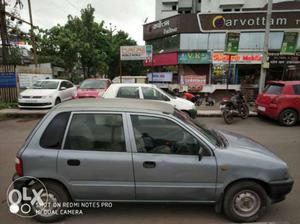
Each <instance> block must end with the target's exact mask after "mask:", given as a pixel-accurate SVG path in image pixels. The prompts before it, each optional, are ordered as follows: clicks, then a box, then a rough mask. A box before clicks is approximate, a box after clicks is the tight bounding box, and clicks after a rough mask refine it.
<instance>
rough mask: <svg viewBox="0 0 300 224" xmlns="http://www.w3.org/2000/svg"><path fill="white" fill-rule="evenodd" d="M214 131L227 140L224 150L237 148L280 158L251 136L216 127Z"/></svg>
mask: <svg viewBox="0 0 300 224" xmlns="http://www.w3.org/2000/svg"><path fill="white" fill-rule="evenodd" d="M216 131H217V132H218V133H220V134H221V135H223V136H224V137H225V139H226V140H227V141H228V146H227V147H226V149H225V150H238V151H244V152H245V153H247V152H249V153H250V152H255V153H259V154H262V155H265V156H268V157H272V158H274V159H280V158H278V156H276V155H275V154H274V153H273V152H271V151H270V150H269V149H268V148H267V147H265V146H263V145H261V144H260V143H258V142H256V141H254V140H253V139H251V138H248V137H245V136H243V135H240V134H237V133H233V132H231V131H227V130H220V129H218V130H216Z"/></svg>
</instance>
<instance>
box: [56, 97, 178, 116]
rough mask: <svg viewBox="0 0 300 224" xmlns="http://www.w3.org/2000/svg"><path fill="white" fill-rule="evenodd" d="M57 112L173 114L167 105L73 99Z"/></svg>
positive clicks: (130, 101)
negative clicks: (89, 111) (88, 111)
mask: <svg viewBox="0 0 300 224" xmlns="http://www.w3.org/2000/svg"><path fill="white" fill-rule="evenodd" d="M55 109H58V110H69V111H70V110H71V111H78V110H103V111H107V110H109V111H130V112H141V111H144V112H145V111H147V112H160V113H167V114H173V113H174V110H175V109H174V107H173V106H172V105H170V104H168V103H164V102H158V101H152V100H139V99H105V98H99V99H75V100H70V101H67V102H64V103H61V104H59V105H58V106H56V107H55ZM55 109H54V110H55Z"/></svg>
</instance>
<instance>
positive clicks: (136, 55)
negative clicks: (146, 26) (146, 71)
mask: <svg viewBox="0 0 300 224" xmlns="http://www.w3.org/2000/svg"><path fill="white" fill-rule="evenodd" d="M120 58H121V61H135V60H141V61H142V60H146V59H149V58H152V46H151V45H146V46H121V47H120Z"/></svg>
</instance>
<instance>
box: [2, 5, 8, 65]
mask: <svg viewBox="0 0 300 224" xmlns="http://www.w3.org/2000/svg"><path fill="white" fill-rule="evenodd" d="M0 34H1V41H2V62H3V64H4V65H6V64H7V63H8V61H7V59H8V45H9V43H8V37H7V27H6V18H5V0H0Z"/></svg>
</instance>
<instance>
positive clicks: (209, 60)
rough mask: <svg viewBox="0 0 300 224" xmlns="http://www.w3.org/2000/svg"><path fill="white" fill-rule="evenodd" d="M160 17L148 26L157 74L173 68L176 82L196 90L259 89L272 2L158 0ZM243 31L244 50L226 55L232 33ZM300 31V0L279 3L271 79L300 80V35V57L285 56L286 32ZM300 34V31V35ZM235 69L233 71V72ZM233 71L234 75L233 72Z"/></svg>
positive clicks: (272, 42) (271, 51)
mask: <svg viewBox="0 0 300 224" xmlns="http://www.w3.org/2000/svg"><path fill="white" fill-rule="evenodd" d="M156 3H157V5H156V6H157V7H156V17H157V21H155V22H152V23H148V24H145V25H144V40H145V41H146V43H147V44H150V45H152V46H153V51H154V56H153V61H151V62H150V61H148V62H146V63H145V65H146V66H149V67H151V66H152V67H153V69H152V70H154V71H156V72H171V73H172V74H173V81H174V83H178V84H182V85H186V84H187V85H189V87H191V88H192V89H193V88H194V89H202V91H204V92H214V91H215V90H216V89H224V88H227V83H228V84H229V88H230V89H240V88H242V89H249V90H251V91H252V95H255V94H253V93H255V92H257V90H258V84H259V79H260V67H261V65H262V58H263V53H264V52H263V45H264V35H265V25H266V9H267V0H201V1H200V0H197V1H196V0H177V1H176V0H157V1H156ZM232 31H234V32H239V33H240V42H239V53H238V54H237V55H235V56H233V57H231V66H230V70H229V66H228V63H229V57H228V56H227V55H225V54H224V46H225V37H226V32H232ZM287 31H296V32H299V31H300V2H299V1H284V2H283V1H275V0H274V3H273V13H272V19H271V33H270V38H269V51H268V52H266V53H268V54H269V62H270V69H269V70H268V74H267V80H271V79H273V80H274V79H275V80H276V79H285V80H288V79H300V38H299V37H298V43H297V49H298V51H297V52H296V54H295V55H290V56H282V55H279V53H280V49H281V45H282V42H283V37H284V32H287ZM299 36H300V35H299ZM229 71H230V72H229ZM228 74H230V75H229V76H228Z"/></svg>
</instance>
